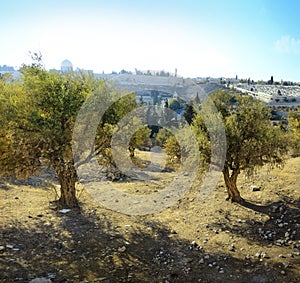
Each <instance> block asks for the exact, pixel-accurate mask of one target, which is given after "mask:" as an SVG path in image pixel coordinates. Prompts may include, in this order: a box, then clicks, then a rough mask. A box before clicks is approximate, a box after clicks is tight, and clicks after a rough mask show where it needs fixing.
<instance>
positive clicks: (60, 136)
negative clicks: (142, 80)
mask: <svg viewBox="0 0 300 283" xmlns="http://www.w3.org/2000/svg"><path fill="white" fill-rule="evenodd" d="M21 74H22V78H21V80H20V81H7V80H2V81H1V84H0V88H1V94H0V95H1V98H0V99H1V102H2V103H1V108H2V109H1V116H0V117H1V118H0V120H1V122H0V123H1V129H2V130H1V137H0V140H1V141H0V144H1V148H0V150H1V157H0V168H1V175H2V176H3V175H4V176H9V175H10V176H11V175H15V176H16V177H22V178H26V177H28V176H29V175H31V174H35V173H37V172H39V171H40V170H41V165H46V166H49V167H51V168H53V169H54V170H55V172H56V173H57V177H58V180H59V183H60V187H61V188H60V199H59V203H60V205H61V206H65V207H72V206H77V204H78V202H77V199H76V193H75V183H76V181H77V174H76V170H75V167H74V162H73V154H72V129H73V125H74V122H75V119H76V115H77V113H78V111H79V109H80V107H81V105H82V104H83V102H84V101H85V99H86V98H87V97H88V96H89V95H90V94H91V93H92V91H93V90H94V89H95V88H97V87H101V84H102V83H103V82H98V81H96V80H95V79H94V78H93V77H92V76H90V75H85V74H83V73H73V72H69V73H58V72H48V71H46V70H45V69H44V68H43V67H42V65H40V64H37V63H34V64H32V65H24V66H23V67H22V68H21Z"/></svg>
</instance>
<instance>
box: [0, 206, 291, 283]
mask: <svg viewBox="0 0 300 283" xmlns="http://www.w3.org/2000/svg"><path fill="white" fill-rule="evenodd" d="M107 215H109V213H108V214H107ZM129 220H132V218H130V217H129V216H128V221H129ZM134 221H135V222H134ZM134 221H133V222H131V224H129V225H124V222H122V225H116V224H112V221H111V219H110V216H106V215H103V214H98V213H97V211H96V210H89V211H85V212H84V211H80V210H72V211H70V212H68V213H65V214H64V213H61V212H59V211H53V210H48V211H47V212H46V213H45V214H44V216H43V217H35V218H29V219H28V221H23V222H22V223H21V222H18V221H17V220H16V221H15V222H13V223H11V224H10V225H6V226H5V227H1V230H0V231H1V232H0V233H1V234H0V235H1V238H0V241H1V242H0V246H1V248H0V281H1V282H16V281H19V282H28V281H29V280H30V279H32V278H36V277H46V278H50V279H51V280H52V282H60V283H63V282H111V283H114V282H139V283H140V282H151V283H153V282H154V283H155V282H160V283H165V282H172V283H174V282H175V283H176V282H178V283H179V282H180V283H182V282H185V283H189V282H190V283H194V282H229V283H230V282H250V283H251V282H253V283H254V282H256V283H257V282H274V280H277V281H279V282H293V279H295V278H297V277H296V275H295V274H293V272H292V271H290V272H289V275H288V277H287V275H282V274H280V270H279V269H278V268H277V267H276V266H269V267H268V271H267V272H266V267H265V266H264V265H263V263H261V262H259V261H258V260H256V261H255V260H251V259H249V260H240V259H237V258H234V257H232V256H231V255H228V254H226V253H224V254H217V253H215V252H213V251H206V250H204V249H203V248H201V247H200V246H198V245H197V244H196V243H195V242H190V241H188V240H186V239H182V238H180V237H179V236H178V234H177V233H176V231H173V230H169V229H167V228H166V227H164V226H163V225H162V224H160V223H159V222H156V221H151V222H147V221H146V219H145V218H143V217H142V216H141V217H135V220H134ZM132 223H133V224H132ZM134 223H135V224H134ZM137 223H138V224H137ZM250 274H254V275H250ZM294 282H296V281H294Z"/></svg>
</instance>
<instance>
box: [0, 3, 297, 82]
mask: <svg viewBox="0 0 300 283" xmlns="http://www.w3.org/2000/svg"><path fill="white" fill-rule="evenodd" d="M0 4H1V6H0V7H1V9H0V38H1V40H0V65H3V64H7V65H12V66H14V67H19V66H20V65H21V64H22V63H28V62H29V56H28V52H29V51H33V52H35V51H40V52H41V53H42V55H43V59H44V63H45V66H46V68H48V69H49V68H57V69H59V68H60V64H61V62H62V61H63V60H64V59H69V60H70V61H71V62H72V63H73V65H74V67H75V68H76V67H80V68H85V69H93V70H94V72H102V71H104V72H111V71H120V70H121V69H123V68H124V69H126V70H131V71H134V69H135V68H138V69H141V70H148V69H151V70H162V69H164V70H166V71H170V72H174V70H175V68H177V69H178V74H179V75H182V76H185V77H197V76H200V77H206V76H211V77H220V76H225V77H235V75H238V76H239V78H248V77H250V78H251V79H255V80H257V79H265V80H267V79H270V77H271V75H273V76H274V80H281V79H283V80H293V81H300V17H299V11H300V1H297V0H285V1H284V0H272V1H270V0H251V1H243V0H239V1H238V0H236V1H234V0H223V1H222V0H211V1H207V0H205V1H202V0H198V1H191V0H185V1H176V0H172V1H169V0H166V1H163V0H161V1H157V0H151V1H150V0H149V1H142V0H140V1H137V0H136V1H134V0H131V1H130V0H123V1H122V0H119V1H116V0H110V1H102V0H99V1H97V0H85V1H80V0H77V1H76V0H72V1H71V0H70V1H67V0H61V1H57V0H51V1H47V0H44V1H42V0H36V1H34V0H27V1H25V0H24V1H22V0H20V1H17V0H10V1H3V0H0Z"/></svg>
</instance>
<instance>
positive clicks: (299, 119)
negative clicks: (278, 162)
mask: <svg viewBox="0 0 300 283" xmlns="http://www.w3.org/2000/svg"><path fill="white" fill-rule="evenodd" d="M289 133H290V145H291V150H292V153H293V154H297V155H298V154H300V112H290V113H289Z"/></svg>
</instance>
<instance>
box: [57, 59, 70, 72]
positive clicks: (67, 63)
mask: <svg viewBox="0 0 300 283" xmlns="http://www.w3.org/2000/svg"><path fill="white" fill-rule="evenodd" d="M60 69H61V71H62V72H65V71H72V70H73V65H72V63H71V61H69V60H64V61H62V62H61V67H60Z"/></svg>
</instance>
